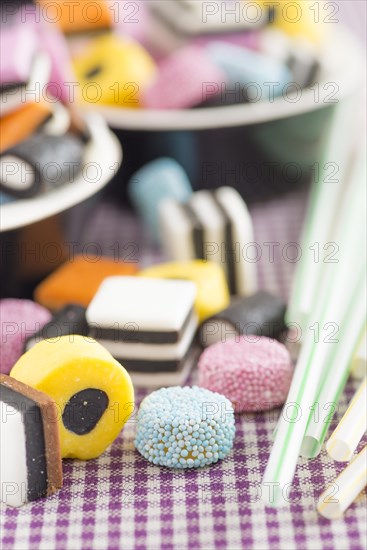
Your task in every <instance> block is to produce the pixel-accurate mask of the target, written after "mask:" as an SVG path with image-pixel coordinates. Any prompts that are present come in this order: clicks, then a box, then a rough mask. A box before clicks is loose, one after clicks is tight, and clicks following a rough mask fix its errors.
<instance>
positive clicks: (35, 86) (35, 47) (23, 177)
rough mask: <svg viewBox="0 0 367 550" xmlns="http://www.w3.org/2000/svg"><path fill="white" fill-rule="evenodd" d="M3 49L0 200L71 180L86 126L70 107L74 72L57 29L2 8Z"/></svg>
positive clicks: (78, 166)
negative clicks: (70, 85)
mask: <svg viewBox="0 0 367 550" xmlns="http://www.w3.org/2000/svg"><path fill="white" fill-rule="evenodd" d="M33 15H34V14H33ZM36 21H38V22H36ZM5 22H6V23H5ZM0 52H1V54H0V55H1V58H0V67H1V68H0V94H1V96H0V102H1V138H0V190H1V194H0V202H1V203H7V202H11V201H12V200H14V199H15V198H30V197H35V196H37V195H38V194H40V193H42V192H47V191H49V190H51V189H54V188H56V187H59V186H60V185H63V184H65V183H66V182H68V181H71V180H73V178H74V177H75V176H76V175H77V174H78V173H79V172H80V170H81V169H82V161H83V155H84V147H85V142H86V141H87V140H88V132H87V130H86V129H85V128H84V127H83V124H82V123H81V121H80V120H79V118H78V117H77V116H76V115H75V113H74V112H72V111H71V109H70V108H69V107H68V101H69V98H68V94H67V86H66V84H67V83H68V82H69V83H70V82H71V81H72V80H73V76H72V71H71V61H70V56H69V52H68V47H67V44H66V41H65V38H64V36H63V34H62V33H61V32H60V31H59V30H57V29H53V28H52V27H50V25H48V24H46V23H44V21H42V20H41V19H40V20H37V19H33V20H32V22H31V21H30V22H29V23H26V24H24V23H23V19H22V12H21V11H20V12H17V13H16V14H14V15H13V17H10V15H9V14H7V17H5V14H4V17H3V23H2V26H1V36H0Z"/></svg>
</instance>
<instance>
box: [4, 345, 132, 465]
mask: <svg viewBox="0 0 367 550" xmlns="http://www.w3.org/2000/svg"><path fill="white" fill-rule="evenodd" d="M11 376H12V377H13V378H16V379H17V380H19V381H20V382H24V383H25V384H28V385H29V386H31V387H33V388H35V389H37V390H40V391H43V392H44V393H46V394H47V395H49V396H50V397H52V399H53V400H54V401H55V403H56V405H57V406H58V411H59V415H58V423H59V432H60V442H61V456H62V457H63V458H80V459H82V460H86V459H89V458H95V457H97V456H99V455H100V454H101V453H103V452H104V451H105V449H106V448H107V447H108V446H109V445H110V444H111V443H112V442H113V441H114V439H116V437H117V436H118V434H119V433H120V430H121V428H122V426H123V425H124V424H125V422H126V420H127V419H128V418H129V416H130V414H131V413H132V411H133V409H134V390H133V386H132V383H131V379H130V376H129V375H128V373H127V372H126V370H125V369H124V368H123V367H122V366H121V365H120V363H118V362H117V361H116V360H115V359H114V358H113V357H112V355H111V354H110V353H109V352H108V351H107V350H106V349H105V348H104V347H103V346H101V345H100V344H98V343H97V342H96V341H95V340H92V339H91V338H84V337H83V336H76V335H68V336H62V337H61V338H51V339H49V340H44V341H43V342H40V343H38V344H36V345H35V346H34V347H33V348H31V349H30V350H29V351H27V353H25V354H24V355H23V356H22V357H21V358H20V359H19V361H18V362H17V363H16V364H15V366H14V368H13V369H12V371H11Z"/></svg>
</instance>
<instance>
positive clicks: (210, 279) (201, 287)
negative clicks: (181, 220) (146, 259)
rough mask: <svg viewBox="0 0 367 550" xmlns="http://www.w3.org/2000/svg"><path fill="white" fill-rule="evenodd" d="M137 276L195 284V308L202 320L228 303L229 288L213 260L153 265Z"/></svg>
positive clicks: (219, 267) (219, 268)
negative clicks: (179, 280)
mask: <svg viewBox="0 0 367 550" xmlns="http://www.w3.org/2000/svg"><path fill="white" fill-rule="evenodd" d="M139 276H141V277H150V278H159V279H186V280H189V281H193V282H194V283H196V285H197V289H198V292H197V296H196V301H195V310H196V313H197V315H198V317H199V321H200V322H202V321H204V320H205V319H208V318H209V317H211V316H212V315H215V314H216V313H218V312H219V311H222V310H223V309H225V308H226V307H227V306H228V305H229V300H230V296H229V290H228V285H227V281H226V277H225V274H224V271H223V269H222V267H221V266H220V265H219V264H217V263H214V262H207V261H204V260H192V261H187V262H170V263H164V264H158V265H154V266H152V267H149V268H147V269H143V270H142V271H140V273H139Z"/></svg>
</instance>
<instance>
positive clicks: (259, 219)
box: [1, 195, 367, 550]
mask: <svg viewBox="0 0 367 550" xmlns="http://www.w3.org/2000/svg"><path fill="white" fill-rule="evenodd" d="M304 205H305V196H304V195H290V196H289V197H287V198H282V199H279V200H276V201H273V202H269V203H267V204H265V205H262V206H257V207H255V208H253V209H252V214H253V217H254V223H255V233H256V241H257V242H258V243H260V244H262V243H269V242H279V246H277V247H276V248H275V249H274V261H273V262H272V261H269V257H268V256H267V255H266V254H265V253H263V255H262V257H261V259H260V260H259V263H258V266H259V277H260V282H261V286H262V287H264V288H267V289H269V290H271V291H274V292H277V293H280V294H282V295H283V296H284V297H286V296H287V292H288V288H289V282H290V278H291V276H292V272H293V269H294V266H295V264H294V263H292V262H290V261H287V260H285V259H284V257H286V256H287V254H286V253H283V248H284V246H286V245H287V244H288V243H291V242H297V241H298V239H299V229H300V225H301V223H302V217H303V213H304ZM134 223H135V222H134V221H133V220H132V219H130V218H129V216H128V215H126V216H123V215H122V214H121V211H120V210H119V209H118V207H117V206H114V205H101V206H99V207H98V209H97V211H96V212H95V213H94V215H93V223H91V224H90V225H88V226H86V228H85V234H84V238H85V239H86V240H89V241H90V242H92V241H96V240H97V241H98V242H100V243H101V246H102V247H104V249H105V250H107V248H108V247H109V246H110V245H111V242H114V241H115V240H119V241H122V242H126V239H127V240H130V238H131V235H134V234H135V236H136V234H137V233H136V232H135V229H134V227H135V226H134ZM135 238H136V237H135ZM268 248H269V247H268V246H265V247H264V249H266V250H268ZM141 252H142V254H143V255H144V259H145V260H146V262H148V261H153V259H154V258H156V256H155V254H153V255H152V254H151V253H150V255H149V256H148V250H147V249H146V247H145V245H144V244H142V248H141ZM288 256H290V257H293V255H292V254H291V248H289V254H288ZM195 377H196V374H195V373H194V374H193V376H192V380H191V381H192V382H194V381H195ZM356 387H357V383H355V382H349V383H348V386H347V388H346V390H345V392H344V393H343V396H342V399H341V401H340V405H339V407H338V411H337V415H336V417H335V419H334V422H333V426H332V427H331V428H333V427H334V426H335V424H336V421H337V420H338V418H340V417H341V415H342V414H343V412H344V410H345V408H346V406H347V404H348V402H349V400H350V398H351V397H352V395H353V392H354V391H355V389H356ZM145 395H146V392H145V391H143V390H139V391H138V392H137V401H138V402H140V401H141V399H142V398H143V397H144V396H145ZM278 416H279V410H277V411H270V412H267V413H261V414H260V413H258V414H247V415H241V416H237V418H236V428H237V432H236V439H235V445H234V449H233V451H232V453H231V455H230V456H229V457H228V458H227V459H226V460H224V461H222V462H220V463H217V464H216V465H213V466H210V467H207V468H204V469H201V470H195V471H194V470H191V471H186V472H184V471H180V472H175V471H173V470H168V469H165V468H160V467H157V466H153V465H150V464H149V463H148V462H146V461H145V460H144V459H143V458H142V457H141V456H140V455H139V454H138V453H137V451H135V449H134V432H135V422H136V415H135V414H134V415H133V417H132V418H131V419H130V421H129V422H128V423H127V425H126V426H125V428H124V430H123V431H122V433H121V435H120V436H119V438H118V439H117V440H116V441H115V442H114V443H113V445H112V446H111V447H110V448H109V449H108V451H107V452H105V453H104V454H103V455H102V456H101V457H100V458H99V459H97V460H91V461H89V462H81V461H71V460H67V461H65V462H64V487H63V489H62V491H60V492H59V493H58V494H57V495H54V496H53V497H51V498H49V499H46V500H42V501H38V502H35V503H33V504H30V505H26V506H24V507H23V508H21V509H13V508H5V507H4V508H2V511H1V536H2V546H1V548H2V549H3V550H10V549H15V550H21V549H34V550H42V549H44V550H52V549H59V550H79V549H83V550H84V549H85V550H92V549H95V550H103V549H106V550H115V549H116V550H117V549H124V550H130V549H134V550H135V549H142V550H143V549H148V550H155V549H157V550H158V549H167V550H168V549H182V550H186V549H190V550H201V549H203V550H204V549H205V550H212V549H217V548H218V549H222V548H223V549H229V550H236V549H242V548H243V549H255V550H265V549H268V548H269V549H272V550H281V549H284V550H293V549H297V550H307V549H309V550H319V549H320V550H321V549H325V550H338V549H339V550H348V549H351V550H352V549H353V550H359V549H361V550H362V549H365V548H366V539H367V534H366V526H367V512H366V510H367V507H366V493H365V492H364V493H363V494H361V495H360V496H359V498H358V500H357V501H356V502H355V503H354V504H353V505H352V506H351V507H350V508H349V509H348V511H347V512H346V513H345V515H344V517H343V518H342V519H340V520H336V521H329V520H326V519H324V518H322V517H321V516H320V515H319V514H318V513H317V511H316V502H317V499H318V497H319V495H320V493H321V492H322V491H323V489H324V488H325V487H326V486H327V485H328V483H329V482H332V481H333V480H334V479H335V477H336V476H337V474H338V473H339V472H340V471H341V469H342V468H343V464H338V463H335V462H334V461H333V460H331V459H330V458H329V457H328V456H327V454H326V453H325V451H324V450H323V452H322V453H321V455H320V456H319V457H318V458H317V459H314V460H304V459H302V460H300V461H299V465H298V468H297V472H296V477H295V480H294V485H293V489H292V491H291V493H290V494H289V499H288V500H289V502H287V503H286V504H285V505H284V507H282V508H279V509H270V508H265V507H264V505H263V504H262V503H261V501H260V500H259V496H260V483H261V479H262V474H263V472H264V469H265V466H266V462H267V459H268V456H269V452H270V448H271V442H272V432H273V429H274V427H275V425H276V422H277V418H278Z"/></svg>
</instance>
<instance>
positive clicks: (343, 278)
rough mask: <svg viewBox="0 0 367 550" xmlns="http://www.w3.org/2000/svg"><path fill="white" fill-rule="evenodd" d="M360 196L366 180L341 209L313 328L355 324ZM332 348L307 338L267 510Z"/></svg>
mask: <svg viewBox="0 0 367 550" xmlns="http://www.w3.org/2000/svg"><path fill="white" fill-rule="evenodd" d="M363 192H364V181H363V180H358V181H357V183H356V186H355V189H354V194H353V197H352V199H353V200H352V202H351V203H347V204H346V205H345V210H346V212H345V213H344V214H345V215H344V216H343V217H342V218H341V220H342V223H341V224H340V228H339V231H338V236H339V237H338V238H339V239H340V240H339V241H338V242H339V243H340V250H341V254H340V261H339V263H338V264H335V265H334V270H335V272H334V271H333V272H331V271H330V270H329V271H328V273H329V275H330V273H332V275H330V276H329V277H323V278H322V280H321V284H320V291H319V299H318V301H317V303H316V305H315V310H314V311H313V313H312V317H311V319H310V321H311V323H312V324H311V326H313V325H314V324H315V323H319V325H320V326H324V325H325V324H326V323H328V322H331V321H332V322H333V323H335V324H336V326H339V327H340V330H341V331H343V333H344V331H345V325H346V324H347V323H350V322H351V320H352V319H353V315H354V309H355V306H356V304H357V302H358V299H359V298H360V297H361V296H363V291H364V288H365V266H364V265H363V262H362V264H360V263H359V262H360V257H361V250H360V247H359V236H360V224H359V221H360V217H361V215H363V213H364V203H362V202H361V201H362V199H361V196H362V197H363ZM345 289H348V292H346V291H345ZM334 345H335V344H334ZM332 349H333V344H330V343H329V342H328V341H325V338H322V339H320V342H319V343H315V342H314V341H313V334H311V332H308V333H307V334H306V337H305V340H304V344H303V346H302V348H301V353H300V356H299V359H298V362H297V365H296V369H295V373H294V376H293V380H292V384H291V387H290V390H289V394H288V397H287V401H286V404H285V406H284V408H283V412H282V416H281V418H280V421H279V423H278V426H277V433H276V437H275V441H274V445H273V449H272V451H271V454H270V458H269V462H268V465H267V467H266V470H265V474H264V478H263V490H262V498H263V500H264V501H265V502H266V503H267V504H269V505H273V506H276V505H279V504H281V503H282V496H283V494H284V493H283V492H284V490H285V489H286V487H287V486H289V484H290V483H291V482H292V480H293V476H294V472H295V469H296V465H297V460H298V456H299V452H300V449H301V445H302V441H303V437H304V435H305V430H306V426H307V423H308V418H309V413H310V411H311V410H312V407H313V405H314V403H315V400H316V397H317V395H318V393H319V391H320V382H321V380H322V379H323V377H325V369H326V368H331V367H330V363H329V362H328V361H329V358H330V355H331V353H332Z"/></svg>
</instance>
